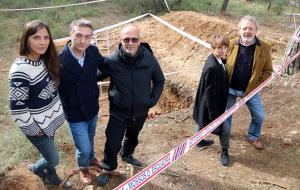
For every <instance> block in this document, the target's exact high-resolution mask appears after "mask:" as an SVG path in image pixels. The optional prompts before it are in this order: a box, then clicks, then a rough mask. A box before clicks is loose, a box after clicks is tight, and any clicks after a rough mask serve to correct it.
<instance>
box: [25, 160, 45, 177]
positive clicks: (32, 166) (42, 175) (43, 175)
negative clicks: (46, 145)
mask: <svg viewBox="0 0 300 190" xmlns="http://www.w3.org/2000/svg"><path fill="white" fill-rule="evenodd" d="M27 169H28V170H29V171H30V172H32V173H34V174H35V175H37V176H39V177H40V178H42V179H44V178H45V176H46V175H47V171H46V170H43V171H35V169H34V164H33V163H31V164H28V166H27Z"/></svg>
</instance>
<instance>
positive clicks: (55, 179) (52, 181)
mask: <svg viewBox="0 0 300 190" xmlns="http://www.w3.org/2000/svg"><path fill="white" fill-rule="evenodd" d="M43 181H44V184H45V185H51V186H59V185H60V184H61V183H62V182H63V180H62V179H61V178H60V177H59V176H58V175H57V173H56V172H55V173H53V174H47V175H46V176H45V178H44V180H43ZM63 188H64V189H71V188H72V183H71V182H69V181H67V182H65V183H64V184H63Z"/></svg>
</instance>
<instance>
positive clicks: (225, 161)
mask: <svg viewBox="0 0 300 190" xmlns="http://www.w3.org/2000/svg"><path fill="white" fill-rule="evenodd" d="M228 163H229V155H228V149H222V152H221V164H222V165H223V166H227V165H228Z"/></svg>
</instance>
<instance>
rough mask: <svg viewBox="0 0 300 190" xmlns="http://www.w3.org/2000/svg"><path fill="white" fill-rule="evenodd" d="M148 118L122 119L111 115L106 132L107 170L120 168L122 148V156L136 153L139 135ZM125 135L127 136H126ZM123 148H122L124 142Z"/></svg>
mask: <svg viewBox="0 0 300 190" xmlns="http://www.w3.org/2000/svg"><path fill="white" fill-rule="evenodd" d="M146 118H147V116H143V117H138V118H133V119H125V118H124V119H122V118H119V117H116V116H114V115H111V116H110V117H109V121H108V124H107V128H106V130H105V135H106V143H105V149H104V159H103V161H102V163H103V167H104V168H105V169H107V170H111V171H112V170H115V169H116V168H117V166H118V162H117V160H118V157H117V156H118V153H119V151H120V150H121V148H122V151H121V156H128V155H132V154H133V153H134V150H135V148H136V146H137V145H138V143H139V142H138V135H139V133H140V131H141V129H142V128H143V125H144V122H145V120H146ZM124 134H125V136H124ZM123 139H124V141H123V147H122V140H123Z"/></svg>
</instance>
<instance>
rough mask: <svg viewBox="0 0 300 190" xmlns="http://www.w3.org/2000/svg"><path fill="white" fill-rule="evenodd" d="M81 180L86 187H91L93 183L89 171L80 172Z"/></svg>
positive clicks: (82, 170)
mask: <svg viewBox="0 0 300 190" xmlns="http://www.w3.org/2000/svg"><path fill="white" fill-rule="evenodd" d="M79 178H80V181H81V183H83V184H84V185H90V184H91V183H92V178H91V176H90V172H89V170H88V169H81V170H80V171H79Z"/></svg>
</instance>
